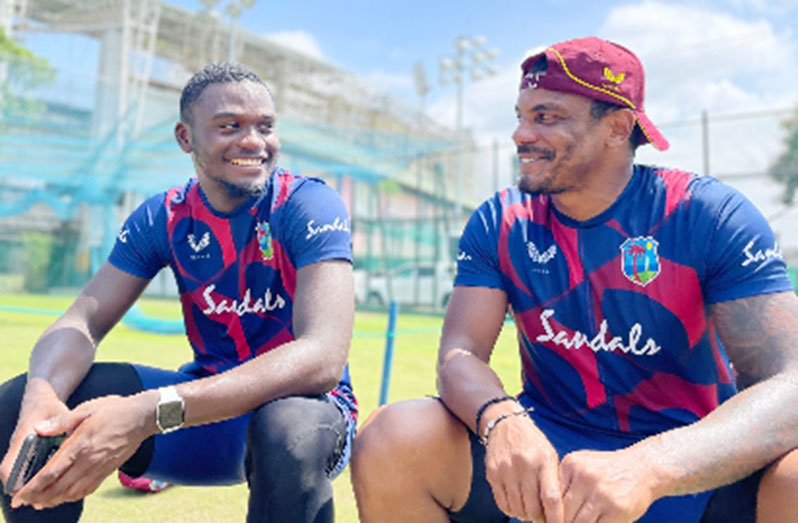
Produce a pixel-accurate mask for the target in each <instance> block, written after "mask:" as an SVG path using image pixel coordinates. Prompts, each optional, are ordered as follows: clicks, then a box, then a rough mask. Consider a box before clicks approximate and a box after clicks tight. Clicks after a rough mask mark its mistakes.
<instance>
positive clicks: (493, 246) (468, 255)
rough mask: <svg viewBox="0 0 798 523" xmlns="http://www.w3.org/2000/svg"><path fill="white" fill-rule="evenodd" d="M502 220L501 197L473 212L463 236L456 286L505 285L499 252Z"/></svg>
mask: <svg viewBox="0 0 798 523" xmlns="http://www.w3.org/2000/svg"><path fill="white" fill-rule="evenodd" d="M500 224H501V203H500V201H499V198H498V197H497V198H492V199H490V200H488V201H486V202H485V203H483V204H482V205H481V206H480V207H479V208H478V209H477V210H476V211H474V214H472V215H471V218H470V219H469V220H468V223H467V224H466V226H465V229H464V230H463V235H462V236H461V237H460V243H459V250H458V253H457V276H456V277H455V280H454V284H455V286H457V285H460V286H465V287H489V288H492V289H503V288H504V285H503V282H502V276H501V270H500V267H499V256H498V239H499V226H500Z"/></svg>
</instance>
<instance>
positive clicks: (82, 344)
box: [28, 317, 95, 401]
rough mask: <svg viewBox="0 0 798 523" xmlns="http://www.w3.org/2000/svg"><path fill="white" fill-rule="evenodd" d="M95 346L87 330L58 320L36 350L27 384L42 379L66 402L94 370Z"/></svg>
mask: <svg viewBox="0 0 798 523" xmlns="http://www.w3.org/2000/svg"><path fill="white" fill-rule="evenodd" d="M94 354H95V344H94V341H93V340H92V338H91V335H90V334H89V333H88V330H87V329H86V328H85V327H81V325H80V324H79V323H78V322H73V321H70V320H69V319H68V318H65V317H62V318H59V320H58V321H56V322H55V323H54V324H53V325H52V326H51V327H50V328H48V329H47V330H46V331H45V332H44V334H42V336H41V338H39V340H38V341H37V342H36V345H35V346H34V347H33V352H32V353H31V357H30V364H29V367H28V383H31V382H32V381H33V380H35V379H41V380H44V381H46V382H47V383H49V384H50V386H51V387H52V388H53V391H54V392H55V393H56V395H57V396H58V398H59V399H61V400H62V401H66V400H67V398H68V397H69V395H70V394H72V392H73V391H74V390H75V388H77V386H78V384H79V383H80V382H81V380H82V379H83V378H84V377H85V376H86V373H87V372H88V371H89V368H91V364H92V362H93V361H94Z"/></svg>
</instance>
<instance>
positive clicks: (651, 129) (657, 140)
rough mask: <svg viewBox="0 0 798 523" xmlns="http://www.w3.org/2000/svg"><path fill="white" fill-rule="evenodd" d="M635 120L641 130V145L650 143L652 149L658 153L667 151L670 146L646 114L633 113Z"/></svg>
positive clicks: (640, 112) (641, 112)
mask: <svg viewBox="0 0 798 523" xmlns="http://www.w3.org/2000/svg"><path fill="white" fill-rule="evenodd" d="M634 113H635V118H637V123H638V125H640V128H641V129H642V130H643V136H644V138H643V140H642V141H641V143H651V145H653V146H654V147H656V148H657V149H658V150H660V151H666V150H668V147H670V146H671V144H669V143H668V140H666V139H665V137H664V136H662V133H661V132H659V129H657V127H656V126H655V125H654V124H653V123H652V122H651V120H649V119H648V116H646V113H644V112H643V111H635V112H634Z"/></svg>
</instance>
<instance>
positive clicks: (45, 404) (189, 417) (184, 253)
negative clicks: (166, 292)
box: [0, 64, 357, 522]
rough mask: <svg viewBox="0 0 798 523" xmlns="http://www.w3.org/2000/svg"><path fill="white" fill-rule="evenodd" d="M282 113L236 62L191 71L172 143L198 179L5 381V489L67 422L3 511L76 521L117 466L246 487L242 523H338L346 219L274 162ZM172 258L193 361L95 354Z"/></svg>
mask: <svg viewBox="0 0 798 523" xmlns="http://www.w3.org/2000/svg"><path fill="white" fill-rule="evenodd" d="M275 123H276V117H275V114H274V104H273V102H272V97H271V94H270V92H269V89H268V88H267V86H266V85H265V84H264V83H263V82H262V81H261V79H260V78H259V77H258V76H257V75H255V74H254V73H253V72H251V71H249V70H247V69H245V68H243V67H241V66H238V65H234V64H214V65H210V66H208V67H206V68H205V69H203V70H202V71H200V72H198V73H197V74H195V75H194V76H193V77H192V78H191V79H190V80H189V81H188V83H187V85H186V87H185V88H184V90H183V93H182V96H181V99H180V122H179V123H178V124H177V125H176V127H175V137H176V139H177V142H178V144H179V145H180V148H181V149H182V150H183V151H185V152H186V153H188V154H190V155H191V158H192V160H193V163H194V168H195V171H196V174H197V178H195V179H191V180H189V181H188V183H186V185H184V186H182V187H177V188H174V189H171V190H169V191H166V192H165V193H162V194H160V195H157V196H154V197H152V198H150V199H148V200H146V201H145V202H144V203H143V204H142V205H141V206H140V207H139V208H138V209H137V210H136V211H134V212H133V213H132V214H131V216H130V217H129V218H128V219H127V221H126V222H125V223H124V225H123V226H122V229H121V231H120V233H119V236H118V239H117V242H116V245H115V246H114V249H113V251H112V253H111V255H110V257H109V260H108V263H106V264H105V265H104V266H103V267H102V268H101V269H100V270H99V271H98V272H97V274H96V275H95V276H94V277H93V278H92V279H91V281H89V283H88V284H87V285H86V287H85V288H84V289H83V291H82V292H81V293H80V295H79V296H78V297H77V299H76V300H75V302H74V303H73V305H72V306H71V307H70V308H69V310H68V311H67V312H66V313H65V314H64V315H63V316H62V317H61V318H59V319H58V320H57V321H56V322H55V323H54V324H53V325H52V326H51V327H49V328H48V329H47V330H46V331H45V333H44V334H43V335H42V337H41V338H40V339H39V341H38V342H37V343H36V345H35V346H34V348H33V353H32V356H31V360H30V368H29V371H28V373H27V375H23V376H20V377H18V378H16V379H14V380H12V381H10V382H8V383H6V384H4V385H3V386H2V387H0V444H2V445H3V447H2V449H3V450H2V452H3V453H4V454H5V457H4V459H3V461H2V464H1V465H0V479H2V481H3V483H4V484H5V483H6V482H7V481H8V479H9V474H10V472H11V468H12V463H13V461H14V458H15V457H16V456H17V454H18V452H19V450H20V447H21V445H22V442H23V439H24V438H25V437H26V435H28V434H30V433H34V432H35V433H38V434H39V435H41V436H48V435H56V434H62V433H66V434H67V437H66V440H65V441H64V442H63V444H62V446H61V448H60V450H58V452H57V453H56V454H55V455H54V456H53V458H52V459H51V460H50V461H49V462H48V464H47V465H46V466H45V467H44V468H43V469H42V470H41V471H40V472H39V473H38V474H37V475H35V476H34V477H33V478H32V479H31V480H30V481H29V482H28V483H27V484H25V485H24V486H22V488H20V489H19V490H17V491H16V492H14V493H13V497H12V496H9V495H4V497H3V513H4V515H5V518H6V521H9V522H14V521H59V522H61V521H64V522H67V521H78V519H79V518H80V513H81V510H82V501H81V500H82V499H83V498H84V497H85V496H87V495H88V494H90V493H91V492H93V491H94V490H95V489H96V488H97V487H98V486H99V484H100V483H101V482H102V481H103V479H104V478H105V477H106V476H108V475H109V474H111V473H112V472H114V471H115V470H117V469H120V470H121V471H122V472H124V473H125V474H127V475H128V476H132V477H139V476H144V475H146V477H147V478H150V479H153V480H158V481H168V482H171V483H177V484H190V485H223V484H232V483H239V482H243V481H246V482H247V483H248V485H249V489H250V497H249V512H248V521H292V522H293V521H297V522H300V521H313V522H322V521H333V501H332V487H331V483H330V482H331V479H332V478H333V477H334V476H335V475H337V474H338V473H339V472H340V471H341V470H342V469H343V468H344V467H345V466H346V464H347V462H348V457H349V445H350V442H351V439H352V437H353V435H354V430H355V422H356V416H357V404H356V401H355V398H354V396H353V394H352V388H351V384H350V380H349V373H348V369H347V364H346V360H347V354H348V351H349V344H350V340H351V335H352V321H353V313H354V297H353V282H352V268H351V256H352V255H351V237H350V232H349V227H348V223H349V217H348V214H347V211H346V208H345V206H344V204H343V202H342V201H341V199H340V198H339V197H338V195H337V194H336V193H335V192H334V191H333V190H332V189H330V188H329V187H328V186H326V185H325V184H324V183H323V182H321V181H319V180H315V179H310V178H302V177H298V176H294V175H292V174H290V173H288V172H286V171H283V170H281V169H279V168H278V167H277V155H278V152H279V149H280V142H279V139H278V136H277V132H276V129H275ZM340 224H346V225H347V226H346V227H343V226H340ZM311 225H313V227H314V230H315V231H317V232H316V234H313V235H310V234H308V232H307V231H308V229H309V227H310V226H311ZM325 226H326V227H325ZM165 266H169V267H170V268H171V269H172V271H173V273H174V276H175V278H176V280H177V285H178V288H179V290H180V298H181V302H182V305H183V314H184V319H185V325H186V334H187V335H188V339H189V342H190V344H191V347H192V349H193V352H194V354H193V358H192V360H191V361H190V362H189V363H187V364H185V365H184V366H183V367H181V368H180V369H179V370H177V371H172V370H163V369H156V368H151V367H146V366H143V365H138V364H125V363H93V361H94V356H95V349H96V346H97V345H98V344H99V343H100V341H101V340H102V339H103V337H104V336H105V334H106V333H107V332H108V331H109V330H110V329H111V328H112V327H113V326H114V325H115V324H116V323H117V322H118V321H119V319H120V318H121V317H122V316H123V314H124V313H125V311H127V310H128V308H129V307H130V306H131V305H132V304H133V302H134V301H135V300H136V298H138V296H139V295H140V294H141V292H142V291H143V290H144V288H145V287H146V286H147V283H148V282H149V281H150V279H152V278H153V277H154V276H155V275H156V274H157V273H158V271H159V270H160V269H161V268H162V267H165ZM15 427H16V428H15ZM6 445H7V447H6Z"/></svg>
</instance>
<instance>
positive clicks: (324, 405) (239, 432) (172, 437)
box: [124, 365, 355, 485]
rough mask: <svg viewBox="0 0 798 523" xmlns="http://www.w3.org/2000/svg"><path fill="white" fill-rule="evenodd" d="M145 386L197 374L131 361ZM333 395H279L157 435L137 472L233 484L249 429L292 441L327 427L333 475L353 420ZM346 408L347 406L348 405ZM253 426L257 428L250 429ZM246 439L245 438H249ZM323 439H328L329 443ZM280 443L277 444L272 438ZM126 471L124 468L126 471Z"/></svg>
mask: <svg viewBox="0 0 798 523" xmlns="http://www.w3.org/2000/svg"><path fill="white" fill-rule="evenodd" d="M135 368H136V370H137V372H138V373H139V376H140V377H141V381H142V383H143V385H144V388H146V389H151V388H157V387H162V386H165V385H174V384H178V383H182V382H185V381H190V380H193V379H196V376H194V375H192V374H188V373H184V372H173V371H166V370H163V369H156V368H152V367H145V366H140V365H136V366H135ZM344 411H345V409H343V408H341V407H339V406H338V405H337V404H336V402H335V399H334V398H333V397H332V395H331V394H324V395H319V396H316V397H304V396H291V397H287V398H280V399H277V400H274V401H271V402H269V403H266V404H265V405H262V406H260V407H258V408H257V409H255V410H254V411H253V412H251V413H247V414H245V415H243V416H239V417H236V418H231V419H228V420H224V421H220V422H216V423H208V424H205V425H198V426H195V427H187V428H183V429H180V430H176V431H174V432H170V433H168V434H157V435H156V436H155V438H154V451H153V453H152V459H151V460H150V462H149V464H148V466H147V467H146V470H143V469H139V470H136V471H135V475H143V476H146V477H148V478H151V479H157V480H161V481H169V482H171V483H175V484H183V485H232V484H236V483H241V482H244V481H246V478H247V474H246V458H247V452H248V445H252V444H257V441H253V439H252V438H253V432H254V433H255V434H256V436H255V437H256V438H259V436H257V434H264V433H265V436H268V437H269V438H272V439H271V440H270V441H273V442H275V443H274V444H276V445H283V446H288V445H292V444H296V442H292V440H296V439H297V438H301V437H302V436H301V435H302V434H304V433H306V432H307V431H318V430H319V427H322V428H329V433H330V435H331V437H330V438H327V439H326V440H325V442H324V444H325V448H327V447H329V452H327V453H326V455H325V456H324V458H325V459H328V460H329V464H328V466H329V470H328V472H329V474H330V475H331V476H334V475H335V474H337V473H339V472H340V471H341V469H343V467H344V466H345V464H346V462H347V461H348V458H349V448H350V445H351V440H352V437H353V435H354V430H355V425H354V420H352V419H351V416H349V417H347V416H345V415H344ZM347 412H348V410H347ZM253 426H257V427H260V428H257V429H255V430H254V431H253ZM248 438H249V439H248ZM327 440H331V443H329V444H327ZM276 442H281V443H276ZM124 471H125V472H128V470H124ZM128 473H129V472H128Z"/></svg>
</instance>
